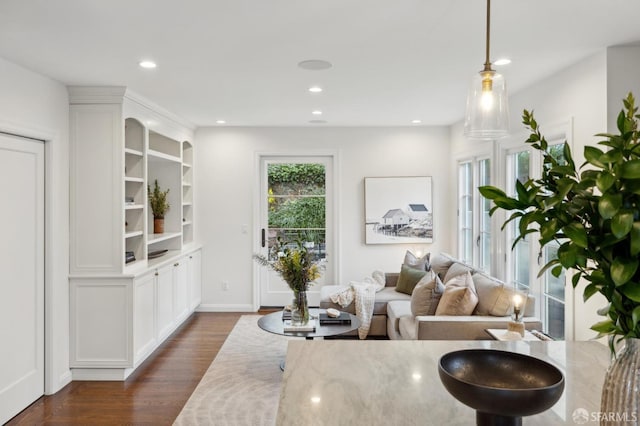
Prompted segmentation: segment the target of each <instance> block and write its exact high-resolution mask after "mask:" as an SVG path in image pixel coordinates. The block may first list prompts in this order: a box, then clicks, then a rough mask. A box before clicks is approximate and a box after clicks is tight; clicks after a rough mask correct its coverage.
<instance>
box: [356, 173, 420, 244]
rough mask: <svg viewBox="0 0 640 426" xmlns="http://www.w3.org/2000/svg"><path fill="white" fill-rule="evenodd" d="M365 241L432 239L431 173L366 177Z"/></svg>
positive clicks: (376, 242)
mask: <svg viewBox="0 0 640 426" xmlns="http://www.w3.org/2000/svg"><path fill="white" fill-rule="evenodd" d="M364 199H365V201H364V214H365V243H366V244H420V243H432V242H433V200H432V192H431V176H415V177H367V178H364Z"/></svg>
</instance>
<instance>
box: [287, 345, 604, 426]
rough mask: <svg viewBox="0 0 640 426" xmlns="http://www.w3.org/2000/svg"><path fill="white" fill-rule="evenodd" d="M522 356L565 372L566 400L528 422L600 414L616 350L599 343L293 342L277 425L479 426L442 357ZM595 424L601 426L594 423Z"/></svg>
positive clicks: (556, 421) (566, 420) (555, 421)
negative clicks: (482, 351)
mask: <svg viewBox="0 0 640 426" xmlns="http://www.w3.org/2000/svg"><path fill="white" fill-rule="evenodd" d="M470 348H486V349H499V350H507V351H513V352H520V353H523V354H527V355H531V356H534V357H536V358H540V359H543V360H545V361H547V362H550V363H551V364H553V365H555V366H556V367H558V368H559V369H560V370H561V371H562V373H563V374H564V376H565V384H566V386H565V391H564V393H563V395H562V397H561V399H560V400H559V401H558V402H557V403H556V404H555V405H554V406H553V407H552V408H551V409H549V410H547V411H546V412H544V413H541V414H538V415H535V416H530V417H525V418H523V420H524V423H525V424H527V425H544V426H548V425H555V424H565V423H567V424H574V421H573V418H572V416H573V413H574V411H575V410H577V409H584V410H586V411H587V412H589V413H597V412H598V411H599V409H600V393H601V390H602V384H603V382H604V374H605V372H606V369H607V367H608V366H609V359H610V357H609V349H608V348H607V347H606V346H604V345H602V344H600V343H597V342H525V341H517V342H497V341H428V340H422V341H375V340H371V341H344V340H342V341H341V340H336V341H331V340H324V341H293V340H292V341H290V342H289V346H288V350H287V358H286V369H285V372H284V376H283V380H282V388H281V393H280V405H279V407H278V415H277V421H276V422H277V424H278V425H332V426H336V425H350V426H351V425H361V424H366V425H385V426H386V425H444V424H446V425H472V424H475V411H474V410H473V409H472V408H470V407H467V406H466V405H464V404H462V403H461V402H458V401H457V400H456V399H455V398H454V397H453V396H451V395H450V394H449V392H448V391H447V390H446V389H445V388H444V386H443V385H442V382H441V381H440V376H439V375H438V361H439V359H440V357H441V356H442V355H444V354H445V353H448V352H452V351H455V350H460V349H470ZM592 424H595V423H592Z"/></svg>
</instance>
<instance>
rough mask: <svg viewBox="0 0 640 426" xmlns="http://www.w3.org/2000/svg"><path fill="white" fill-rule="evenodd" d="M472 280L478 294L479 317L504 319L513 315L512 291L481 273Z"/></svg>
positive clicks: (477, 309)
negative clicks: (489, 316)
mask: <svg viewBox="0 0 640 426" xmlns="http://www.w3.org/2000/svg"><path fill="white" fill-rule="evenodd" d="M472 278H473V284H474V285H475V287H476V292H477V293H478V306H476V314H477V315H493V316H497V317H504V316H506V315H509V314H510V313H511V308H512V306H511V296H512V291H511V290H510V289H509V288H508V287H507V286H505V284H504V283H503V282H502V281H498V280H497V279H495V278H492V277H488V276H486V275H484V274H479V273H478V274H474V275H473V277H472Z"/></svg>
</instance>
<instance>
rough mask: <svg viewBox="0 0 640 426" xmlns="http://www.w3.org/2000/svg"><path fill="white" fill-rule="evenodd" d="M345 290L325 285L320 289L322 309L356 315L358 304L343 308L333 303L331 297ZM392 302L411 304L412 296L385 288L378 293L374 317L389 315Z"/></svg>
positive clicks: (336, 286) (343, 287)
mask: <svg viewBox="0 0 640 426" xmlns="http://www.w3.org/2000/svg"><path fill="white" fill-rule="evenodd" d="M343 289H345V286H339V285H325V286H322V287H321V288H320V308H321V309H327V308H334V309H337V310H339V311H343V312H349V313H351V314H353V315H355V314H356V304H355V303H351V304H350V305H349V306H347V307H342V306H340V305H338V304H337V303H333V302H332V301H331V295H332V294H334V293H337V292H339V291H340V290H343ZM391 300H404V301H406V302H409V301H410V300H411V296H409V295H407V294H404V293H398V292H397V291H396V289H395V287H385V288H383V289H382V290H381V291H379V292H377V293H376V300H375V303H374V304H373V315H386V314H387V303H388V302H389V301H391Z"/></svg>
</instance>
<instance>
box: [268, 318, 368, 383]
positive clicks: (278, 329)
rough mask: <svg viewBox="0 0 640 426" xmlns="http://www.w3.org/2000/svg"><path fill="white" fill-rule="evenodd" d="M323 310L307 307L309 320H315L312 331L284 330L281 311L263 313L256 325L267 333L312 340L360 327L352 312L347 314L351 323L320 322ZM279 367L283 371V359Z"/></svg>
mask: <svg viewBox="0 0 640 426" xmlns="http://www.w3.org/2000/svg"><path fill="white" fill-rule="evenodd" d="M325 312H326V310H325V309H313V308H312V309H309V316H310V317H311V318H312V319H310V321H316V329H315V330H314V331H284V323H283V321H282V311H277V312H272V313H270V314H267V315H263V316H262V317H261V318H260V319H259V320H258V327H260V328H261V329H263V330H264V331H268V332H269V333H274V334H280V335H282V336H294V337H304V338H305V339H307V340H313V339H315V338H316V337H329V336H337V335H339V334H344V333H348V332H350V331H353V330H357V329H358V327H360V320H359V319H358V318H357V317H356V316H355V315H353V314H349V318H351V324H320V319H319V317H320V313H325ZM280 368H281V369H282V371H284V361H282V363H280Z"/></svg>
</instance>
